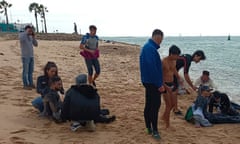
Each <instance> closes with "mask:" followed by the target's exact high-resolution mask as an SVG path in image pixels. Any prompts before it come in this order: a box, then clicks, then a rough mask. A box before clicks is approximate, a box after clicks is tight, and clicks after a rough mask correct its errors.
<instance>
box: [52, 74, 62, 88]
mask: <svg viewBox="0 0 240 144" xmlns="http://www.w3.org/2000/svg"><path fill="white" fill-rule="evenodd" d="M49 86H50V88H51V89H53V90H56V91H59V90H61V89H62V87H63V86H62V80H61V78H60V77H59V76H53V77H51V78H50V79H49Z"/></svg>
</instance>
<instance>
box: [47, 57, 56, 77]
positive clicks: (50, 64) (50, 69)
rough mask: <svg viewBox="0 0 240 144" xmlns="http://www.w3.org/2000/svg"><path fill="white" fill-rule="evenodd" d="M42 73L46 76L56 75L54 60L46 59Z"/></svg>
mask: <svg viewBox="0 0 240 144" xmlns="http://www.w3.org/2000/svg"><path fill="white" fill-rule="evenodd" d="M44 75H45V76H47V77H48V78H51V77H53V76H57V75H58V68H57V65H56V63H55V62H51V61H48V62H47V64H46V65H45V67H44Z"/></svg>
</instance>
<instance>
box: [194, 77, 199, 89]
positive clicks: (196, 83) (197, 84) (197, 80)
mask: <svg viewBox="0 0 240 144" xmlns="http://www.w3.org/2000/svg"><path fill="white" fill-rule="evenodd" d="M200 84H201V78H198V79H196V81H195V82H194V86H196V87H198V86H199V85H200Z"/></svg>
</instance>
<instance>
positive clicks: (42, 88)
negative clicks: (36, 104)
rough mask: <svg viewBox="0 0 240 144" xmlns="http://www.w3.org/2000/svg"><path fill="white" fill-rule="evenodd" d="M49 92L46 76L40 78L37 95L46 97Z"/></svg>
mask: <svg viewBox="0 0 240 144" xmlns="http://www.w3.org/2000/svg"><path fill="white" fill-rule="evenodd" d="M48 90H49V86H48V79H47V78H46V77H45V76H39V77H38V78H37V93H39V94H41V95H42V96H44V95H45V94H46V93H47V91H48Z"/></svg>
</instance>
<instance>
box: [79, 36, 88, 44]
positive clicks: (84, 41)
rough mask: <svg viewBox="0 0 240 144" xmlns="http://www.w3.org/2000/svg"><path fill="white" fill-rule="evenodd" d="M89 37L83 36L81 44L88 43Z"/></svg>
mask: <svg viewBox="0 0 240 144" xmlns="http://www.w3.org/2000/svg"><path fill="white" fill-rule="evenodd" d="M87 39H88V37H87V36H86V35H85V36H83V37H82V40H81V44H86V43H87Z"/></svg>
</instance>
